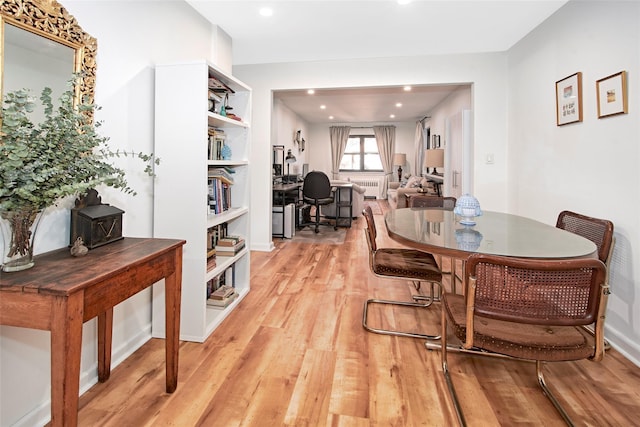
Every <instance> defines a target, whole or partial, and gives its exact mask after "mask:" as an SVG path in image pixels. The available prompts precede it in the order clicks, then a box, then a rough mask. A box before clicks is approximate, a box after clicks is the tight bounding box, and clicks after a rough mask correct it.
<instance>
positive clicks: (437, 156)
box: [423, 148, 444, 174]
mask: <svg viewBox="0 0 640 427" xmlns="http://www.w3.org/2000/svg"><path fill="white" fill-rule="evenodd" d="M423 166H424V167H425V168H427V173H429V168H433V173H434V174H437V173H438V168H439V167H440V168H441V167H443V166H444V150H443V149H442V148H437V149H432V150H424V163H423Z"/></svg>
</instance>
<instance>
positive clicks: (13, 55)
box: [0, 0, 97, 103]
mask: <svg viewBox="0 0 640 427" xmlns="http://www.w3.org/2000/svg"><path fill="white" fill-rule="evenodd" d="M96 53H97V42H96V39H94V38H93V37H91V36H90V35H89V34H87V33H85V32H84V31H83V30H82V28H81V27H80V25H79V24H78V22H77V21H76V19H75V18H74V17H73V16H71V15H69V13H68V12H67V10H66V9H65V8H64V7H63V6H62V5H61V4H59V3H58V2H56V1H55V0H3V1H2V3H1V5H0V68H1V70H2V75H1V78H0V93H2V97H3V99H4V95H5V94H6V93H8V92H11V91H14V90H17V89H23V88H27V89H30V90H31V95H32V96H34V97H36V98H39V97H40V93H41V92H42V89H43V88H44V87H50V88H51V89H52V90H53V97H54V99H56V100H57V98H58V96H59V95H60V94H61V93H62V92H64V91H65V90H66V89H67V86H66V84H67V82H68V81H69V79H71V77H72V75H73V73H77V74H78V75H80V78H81V80H80V84H79V85H78V87H77V88H76V101H77V100H78V99H81V98H82V99H86V100H87V101H88V102H90V103H92V102H93V99H94V92H95V79H96Z"/></svg>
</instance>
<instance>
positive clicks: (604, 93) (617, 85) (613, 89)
mask: <svg viewBox="0 0 640 427" xmlns="http://www.w3.org/2000/svg"><path fill="white" fill-rule="evenodd" d="M596 93H597V95H598V118H599V119H601V118H603V117H607V116H615V115H616V114H626V113H627V110H628V105H627V102H628V101H627V72H626V71H620V72H619V73H616V74H612V75H610V76H608V77H605V78H602V79H600V80H598V81H596Z"/></svg>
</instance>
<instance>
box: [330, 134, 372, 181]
mask: <svg viewBox="0 0 640 427" xmlns="http://www.w3.org/2000/svg"><path fill="white" fill-rule="evenodd" d="M340 170H341V171H345V172H347V171H349V172H354V171H356V172H381V171H382V161H381V160H380V153H379V152H378V143H377V142H376V138H375V136H373V135H351V136H349V140H348V141H347V147H346V148H345V150H344V154H343V155H342V160H341V161H340Z"/></svg>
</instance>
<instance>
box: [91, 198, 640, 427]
mask: <svg viewBox="0 0 640 427" xmlns="http://www.w3.org/2000/svg"><path fill="white" fill-rule="evenodd" d="M386 209H388V207H387V206H383V210H386ZM375 220H376V225H377V227H378V231H379V233H378V239H379V240H378V244H379V245H380V246H396V247H397V246H399V245H398V244H397V243H396V242H394V241H392V240H391V239H390V238H389V237H388V236H387V235H386V232H385V231H384V230H385V228H384V221H383V217H382V215H376V216H375ZM363 228H364V221H363V219H362V218H359V219H357V220H356V221H354V222H353V226H352V228H351V229H349V230H348V231H347V235H346V238H345V243H344V244H342V245H322V244H307V243H296V242H292V241H290V240H287V239H276V240H274V244H275V249H274V250H273V251H272V252H252V254H251V292H249V294H248V295H247V296H246V297H245V299H244V300H243V301H241V302H240V304H239V306H238V307H237V309H236V310H234V312H233V313H231V315H230V316H229V317H228V318H227V319H226V320H225V321H224V322H223V323H222V324H221V325H220V327H219V328H218V329H217V330H216V331H215V332H214V333H213V334H212V335H211V336H210V337H209V338H208V339H207V341H206V342H205V343H203V344H198V343H186V342H183V343H181V346H180V367H179V381H178V389H177V391H176V392H175V393H173V394H167V393H165V392H164V385H165V384H164V382H165V377H164V369H165V365H164V340H160V339H152V340H150V341H149V342H147V343H146V344H144V345H143V346H142V347H141V348H140V349H139V350H138V351H136V352H135V353H134V354H133V355H131V356H130V357H129V358H128V359H127V360H125V361H124V362H123V363H122V364H120V365H119V366H118V367H116V368H115V369H113V371H112V374H111V379H110V380H109V381H107V382H106V383H103V384H97V385H95V386H94V387H92V388H91V389H90V390H89V391H87V392H86V393H85V394H84V395H83V396H82V397H81V399H80V411H79V425H80V426H95V425H100V426H122V425H125V426H129V425H136V426H154V427H155V426H179V427H185V426H207V427H209V426H225V427H228V426H256V427H258V426H259V427H262V426H283V425H290V426H296V427H297V426H335V427H352V426H353V427H370V426H402V427H410V426H451V425H455V424H456V418H455V412H454V410H453V407H452V405H451V402H450V400H449V396H448V394H447V388H446V384H445V382H444V379H443V376H442V372H441V367H440V366H441V365H440V352H439V351H436V350H427V349H426V348H425V345H424V341H422V340H418V339H413V338H399V337H391V336H384V335H379V334H373V333H370V332H366V331H365V330H364V329H363V328H362V325H361V322H362V308H363V304H364V301H365V299H366V298H370V297H373V296H376V297H380V298H386V299H399V300H408V299H409V298H410V296H411V294H413V293H415V290H414V289H413V288H412V285H411V284H410V283H409V282H400V281H393V280H386V279H380V278H377V277H375V276H373V275H372V274H371V273H370V271H369V266H368V255H367V250H368V249H367V244H366V240H365V238H364V233H363ZM442 264H443V268H445V269H448V266H449V260H448V259H447V258H445V259H444V260H443V261H442ZM458 269H459V266H458ZM445 281H447V287H448V286H449V284H448V281H449V278H448V276H445ZM423 286H424V285H423ZM388 308H389V310H388ZM371 321H372V322H378V323H375V324H376V325H383V326H384V325H386V326H394V327H398V328H406V329H411V328H417V329H418V330H422V331H423V332H424V331H426V332H429V333H432V332H436V333H439V323H440V313H439V305H438V304H436V305H435V306H434V307H432V308H429V309H419V310H418V309H406V308H401V309H396V308H392V307H384V308H383V309H381V310H379V309H378V307H376V308H375V309H373V308H372V314H371ZM449 366H450V369H451V374H452V378H453V382H454V384H455V386H456V390H457V391H458V395H459V397H460V398H461V401H462V406H463V409H464V411H465V415H466V417H467V420H468V421H469V425H470V426H501V425H518V426H539V425H545V427H554V426H562V425H564V423H563V422H562V419H561V418H560V416H559V415H558V414H557V413H556V412H555V409H554V408H553V406H552V405H551V404H550V403H549V401H548V400H547V399H546V397H544V395H543V394H542V392H541V390H540V389H539V387H538V385H537V382H536V376H535V365H534V364H532V363H528V362H516V361H509V360H496V359H493V358H487V357H477V356H469V355H463V354H450V355H449ZM545 373H546V376H547V380H548V382H549V384H550V387H551V388H552V390H554V391H555V392H556V394H557V396H558V398H559V399H560V400H561V402H562V403H563V405H565V408H566V409H567V411H568V412H569V414H570V415H571V416H572V418H573V419H574V421H575V422H576V424H577V425H585V426H628V425H638V422H637V414H638V413H640V368H638V367H637V366H635V365H633V364H632V363H631V362H629V361H628V360H626V359H625V358H624V357H623V356H622V355H621V354H620V353H619V352H617V351H616V350H615V349H612V350H610V351H608V352H607V354H606V356H605V358H604V360H603V361H602V362H599V363H596V362H590V361H579V362H561V363H550V364H548V365H546V367H545Z"/></svg>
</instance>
